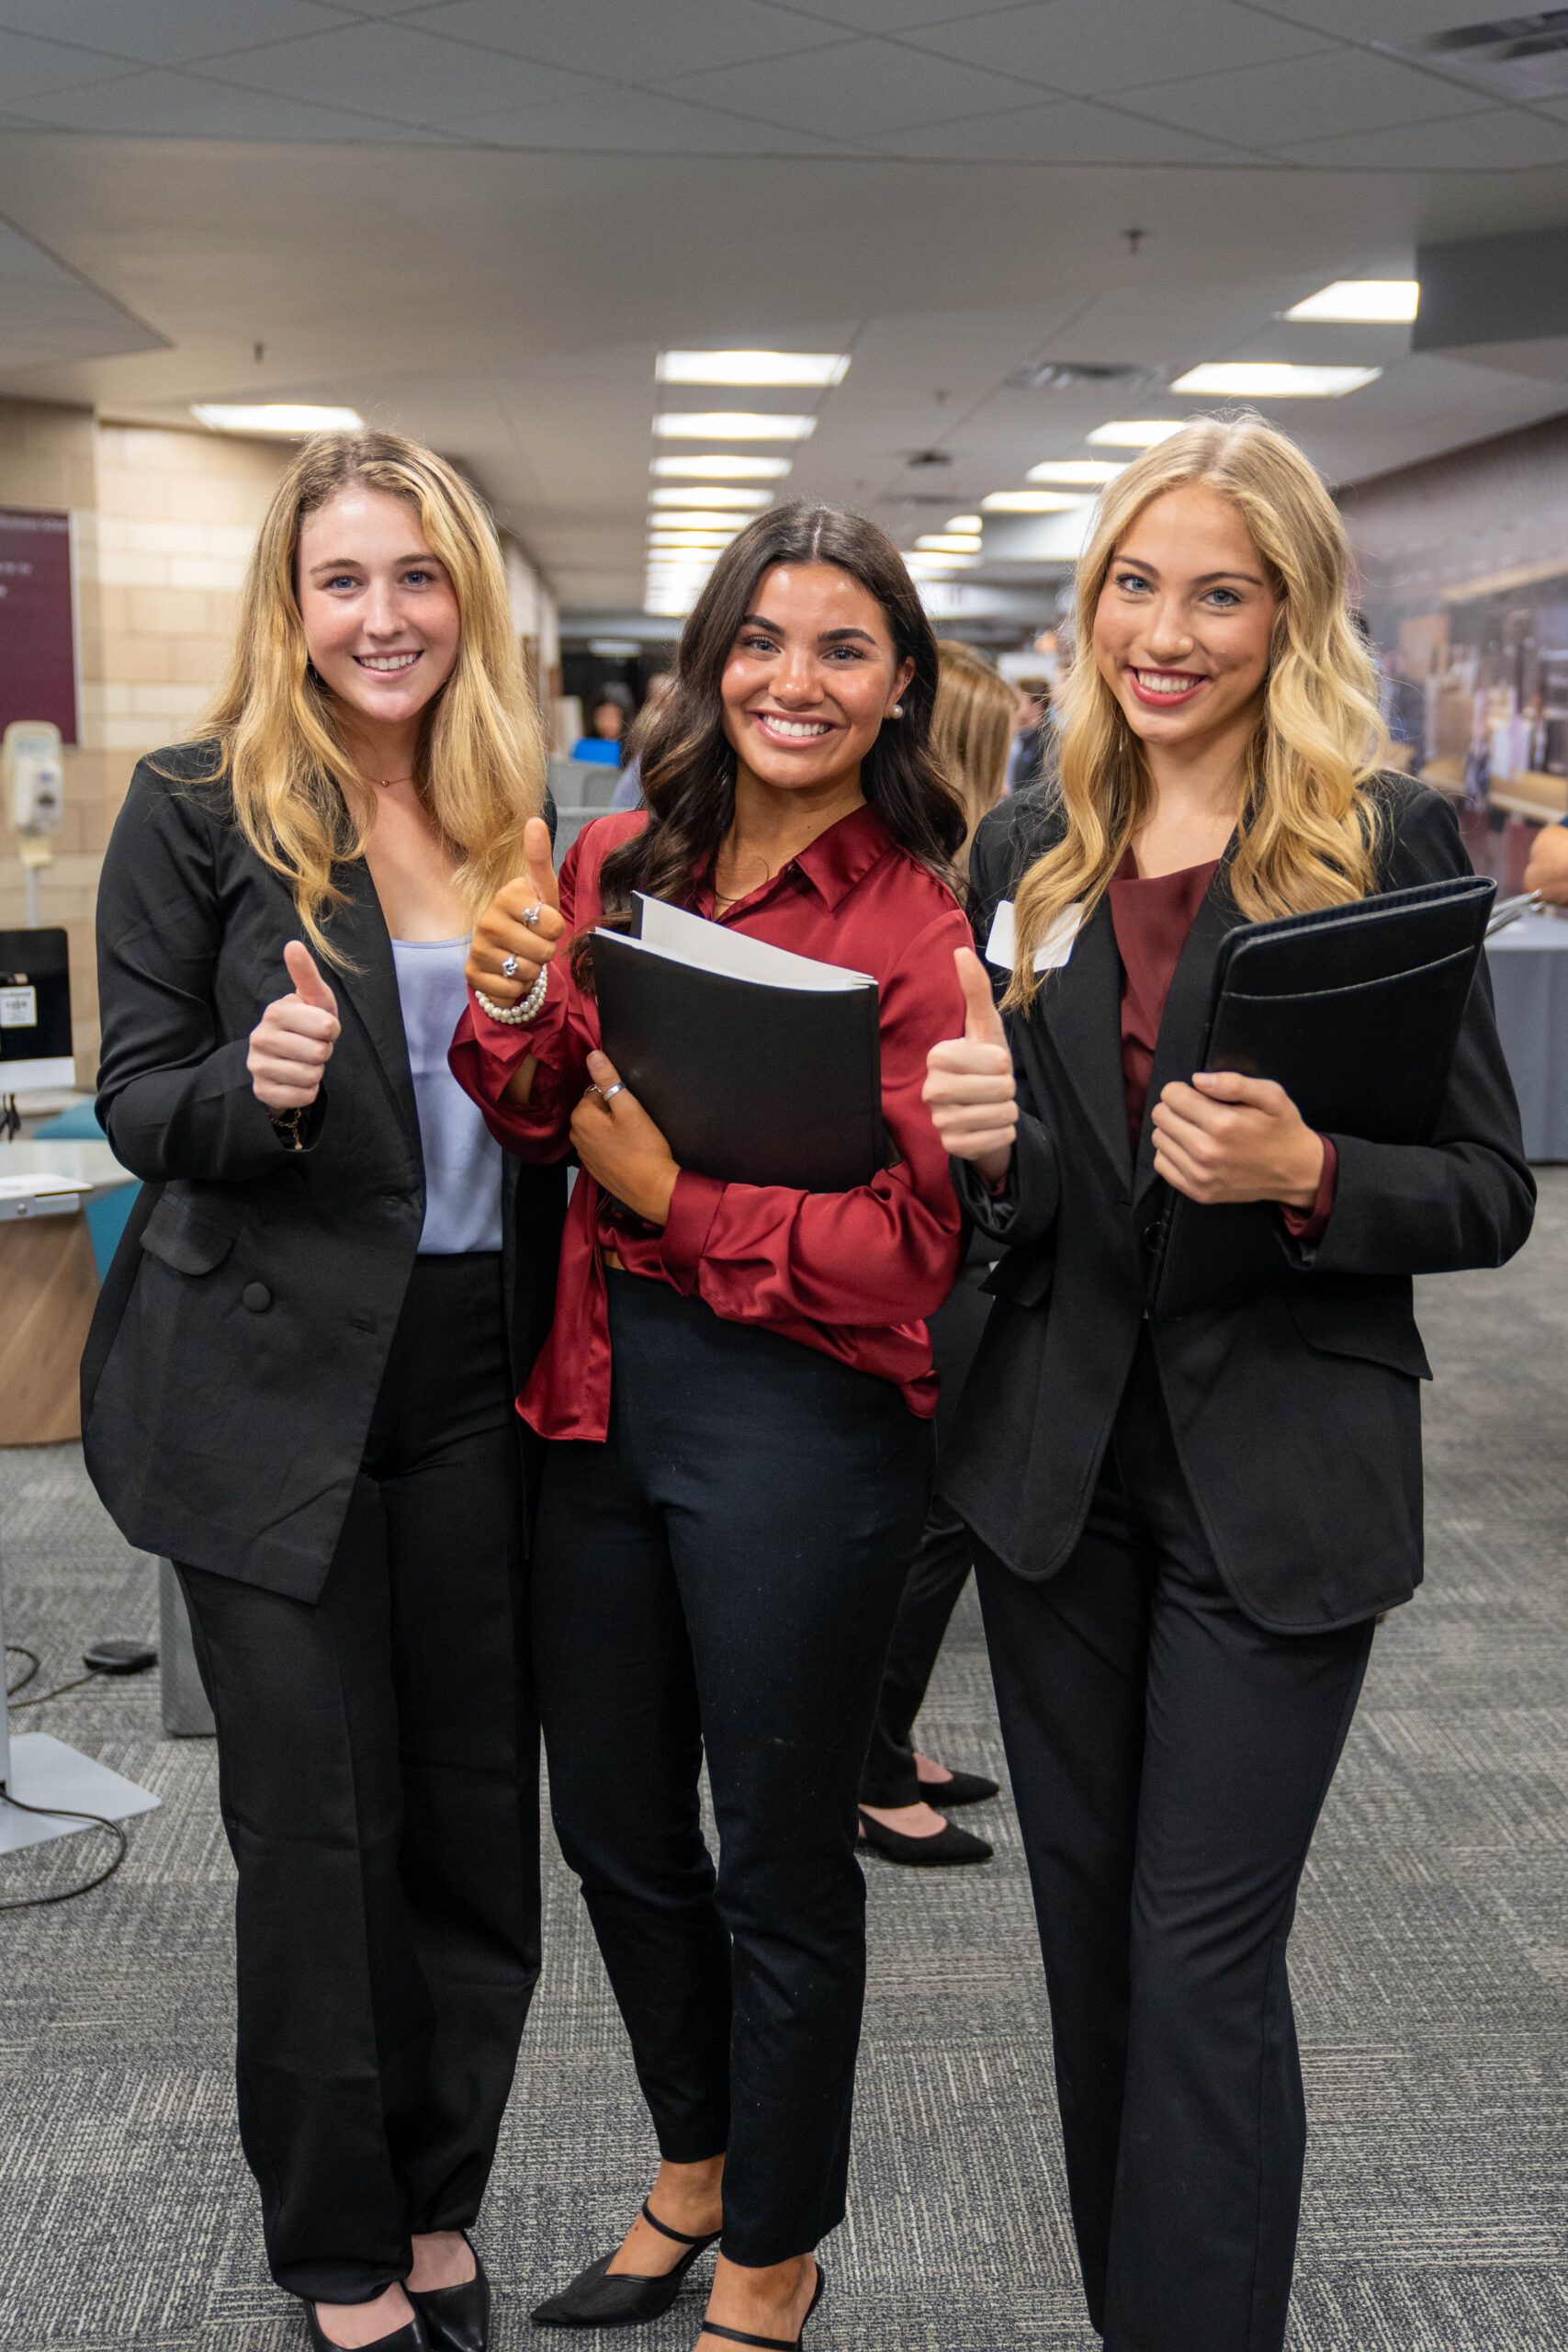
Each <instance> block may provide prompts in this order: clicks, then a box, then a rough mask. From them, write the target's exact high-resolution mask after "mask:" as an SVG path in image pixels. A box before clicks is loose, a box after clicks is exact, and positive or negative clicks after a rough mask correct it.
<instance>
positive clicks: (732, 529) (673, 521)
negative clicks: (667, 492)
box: [648, 506, 750, 537]
mask: <svg viewBox="0 0 1568 2352" xmlns="http://www.w3.org/2000/svg"><path fill="white" fill-rule="evenodd" d="M749 521H750V516H749V515H719V514H713V513H710V512H709V511H708V510H707V509H706V508H705V507H701V506H681V507H676V508H674V509H672V510H671V512H670V513H668V514H657V515H649V518H648V527H649V530H650V531H727V532H728V534H729V535H730V537H734V535H735V533H736V532H737V531H743V530H744V529H745V528H746V526H747V523H748V522H749Z"/></svg>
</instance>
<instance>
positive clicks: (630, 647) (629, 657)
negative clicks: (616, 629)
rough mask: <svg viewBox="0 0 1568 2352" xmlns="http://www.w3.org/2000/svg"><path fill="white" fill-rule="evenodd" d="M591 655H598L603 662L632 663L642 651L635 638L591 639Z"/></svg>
mask: <svg viewBox="0 0 1568 2352" xmlns="http://www.w3.org/2000/svg"><path fill="white" fill-rule="evenodd" d="M588 650H589V651H590V653H597V654H598V656H599V658H600V660H601V661H602V662H632V661H635V660H636V658H637V655H638V654H639V653H640V652H641V651H642V647H641V646H640V645H639V644H638V643H637V639H636V638H635V637H591V638H590V639H589V640H588Z"/></svg>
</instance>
